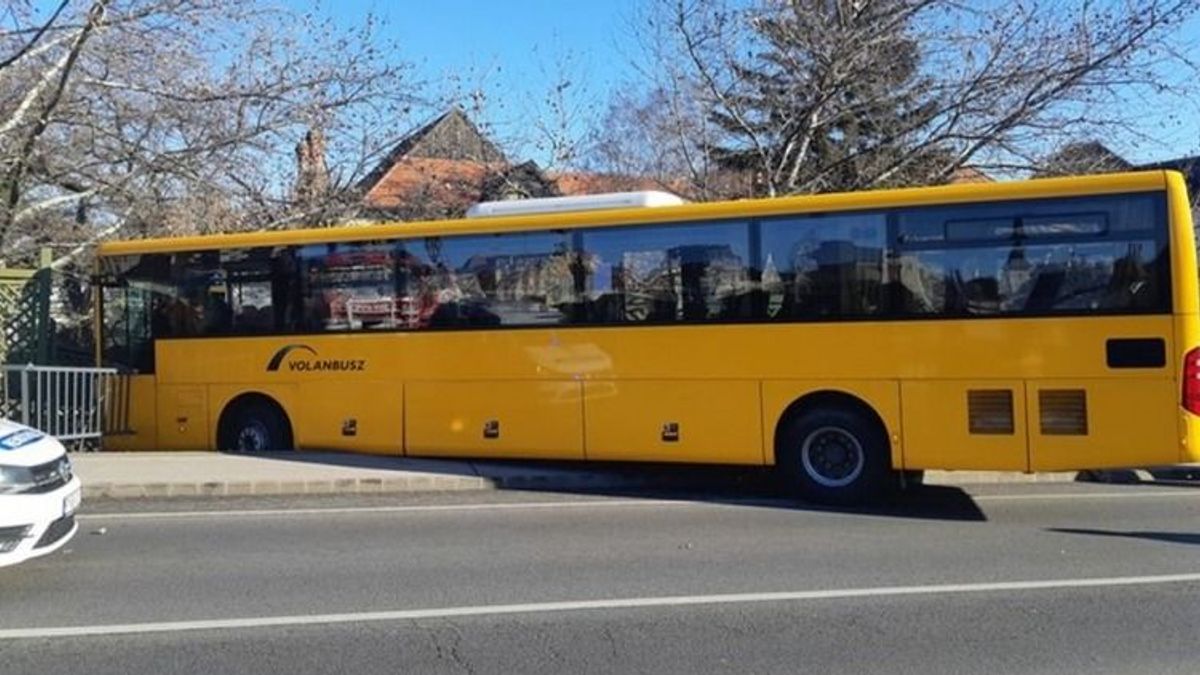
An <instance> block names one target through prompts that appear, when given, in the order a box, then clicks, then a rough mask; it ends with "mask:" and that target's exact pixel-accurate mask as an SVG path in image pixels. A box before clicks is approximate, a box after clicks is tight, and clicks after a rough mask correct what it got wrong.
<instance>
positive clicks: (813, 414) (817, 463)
mask: <svg viewBox="0 0 1200 675" xmlns="http://www.w3.org/2000/svg"><path fill="white" fill-rule="evenodd" d="M775 460H776V468H777V469H778V470H779V472H780V474H781V475H782V476H783V479H784V480H785V481H786V482H787V485H788V487H789V488H791V489H793V490H795V491H796V492H798V493H799V496H800V497H801V498H803V499H805V500H808V501H813V502H817V503H821V504H835V505H852V504H862V503H866V502H871V501H876V500H879V499H882V498H883V497H884V496H885V495H887V493H888V492H889V490H890V488H891V487H893V486H894V485H895V482H896V481H895V474H894V473H893V472H892V468H891V447H890V445H889V443H888V438H887V432H886V431H885V430H884V429H883V428H882V427H881V426H880V424H879V423H878V422H877V421H875V420H874V419H871V418H870V417H868V416H867V415H865V414H863V413H860V412H858V411H857V410H854V409H853V408H851V407H841V406H837V407H821V408H815V409H812V410H809V411H806V412H804V413H800V414H796V415H792V416H791V417H790V418H788V419H787V420H785V421H784V422H783V423H782V426H781V427H780V432H779V435H778V436H777V438H776V448H775Z"/></svg>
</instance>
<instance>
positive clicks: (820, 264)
mask: <svg viewBox="0 0 1200 675" xmlns="http://www.w3.org/2000/svg"><path fill="white" fill-rule="evenodd" d="M886 237H887V229H886V219H885V218H884V216H883V214H852V215H844V216H842V215H838V216H818V217H806V218H787V219H781V220H771V221H765V222H764V223H763V226H762V256H763V263H762V265H763V271H762V283H763V291H764V292H765V293H766V295H767V299H768V302H767V310H766V313H767V318H770V319H807V318H818V317H854V316H867V315H872V314H878V313H879V312H880V311H881V310H882V308H883V292H882V282H883V252H884V242H885V241H886Z"/></svg>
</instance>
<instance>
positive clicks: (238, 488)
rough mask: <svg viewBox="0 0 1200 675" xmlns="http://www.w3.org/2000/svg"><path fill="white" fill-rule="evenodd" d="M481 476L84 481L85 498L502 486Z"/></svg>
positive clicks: (229, 495) (492, 488)
mask: <svg viewBox="0 0 1200 675" xmlns="http://www.w3.org/2000/svg"><path fill="white" fill-rule="evenodd" d="M499 487H500V486H499V485H497V481H495V480H493V479H490V478H482V477H478V476H404V477H399V478H339V479H337V480H309V481H286V480H285V481H254V482H250V481H209V482H203V483H84V485H83V497H84V499H96V498H105V499H145V498H162V497H250V496H264V495H301V494H326V495H327V494H380V493H392V492H454V491H464V490H495V489H499Z"/></svg>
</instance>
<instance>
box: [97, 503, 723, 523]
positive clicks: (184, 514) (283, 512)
mask: <svg viewBox="0 0 1200 675" xmlns="http://www.w3.org/2000/svg"><path fill="white" fill-rule="evenodd" d="M699 504H701V502H692V501H686V500H671V499H611V500H605V499H594V500H583V501H569V502H492V503H474V504H414V505H409V506H344V507H339V506H334V507H327V508H302V509H248V510H240V511H222V510H210V511H147V512H140V513H139V512H137V511H133V512H128V513H87V514H79V515H78V516H76V518H77V519H79V520H140V519H152V518H207V517H212V516H219V517H222V518H226V517H229V518H249V517H259V516H316V515H336V514H357V513H422V512H433V511H494V510H514V509H555V508H580V507H593V508H594V507H601V506H603V507H627V506H655V507H661V506H696V505H699Z"/></svg>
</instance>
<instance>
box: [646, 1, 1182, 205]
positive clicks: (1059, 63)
mask: <svg viewBox="0 0 1200 675" xmlns="http://www.w3.org/2000/svg"><path fill="white" fill-rule="evenodd" d="M1198 8H1200V2H1197V0H1144V1H1142V2H1128V3H1123V2H1113V3H1091V2H1079V3H1062V2H1056V1H1054V0H1015V1H1013V2H1004V3H999V2H995V3H993V2H989V3H969V4H964V3H960V2H955V1H954V0H760V1H758V2H753V3H749V5H747V3H744V2H736V3H735V2H730V1H727V0H652V1H651V3H650V5H649V12H648V14H647V16H646V17H645V18H644V20H643V21H642V23H640V24H639V28H638V30H639V31H640V34H641V37H642V42H643V44H644V45H646V47H647V48H646V58H645V59H644V64H643V72H644V73H645V74H647V75H648V76H649V78H650V79H652V80H653V81H654V86H655V88H656V92H660V93H657V94H656V95H657V96H659V97H661V98H662V100H663V102H664V104H663V105H662V107H660V111H661V110H664V109H665V110H666V112H667V114H668V115H669V116H672V117H675V118H676V119H675V121H676V124H674V125H671V124H666V125H663V127H664V128H666V129H669V130H671V131H672V133H669V134H666V135H665V136H663V137H662V138H665V140H666V141H667V142H665V143H662V144H660V146H659V147H664V148H667V149H668V150H669V152H670V153H672V155H671V156H672V157H675V158H678V157H685V158H686V159H687V161H686V164H687V166H688V169H689V171H688V174H689V175H690V176H691V177H692V178H693V179H694V180H695V179H697V178H700V179H704V178H706V177H711V176H719V175H721V174H722V173H723V171H713V164H714V163H715V165H716V168H718V169H722V170H725V171H726V172H727V171H734V172H737V173H740V174H742V175H747V176H749V177H750V186H751V191H752V192H753V193H755V194H766V195H774V194H786V193H796V192H814V191H826V190H836V189H859V188H866V187H875V186H886V185H908V184H923V183H937V182H944V181H946V180H948V179H949V178H950V177H951V176H952V175H953V174H954V172H955V171H957V170H959V169H960V168H961V167H963V166H965V165H968V164H973V165H982V166H984V167H988V168H991V169H993V170H1000V171H1018V172H1019V171H1029V170H1035V169H1036V168H1037V167H1038V162H1039V160H1040V159H1041V158H1042V157H1044V156H1046V155H1047V154H1048V153H1049V151H1050V150H1051V149H1053V148H1054V147H1056V146H1057V145H1058V144H1060V143H1063V142H1066V141H1069V140H1074V139H1078V138H1080V137H1084V136H1087V135H1092V134H1097V133H1099V134H1104V135H1105V136H1108V137H1112V136H1114V135H1121V136H1122V137H1124V138H1130V137H1132V138H1135V139H1136V138H1138V135H1139V134H1141V133H1144V132H1142V131H1141V130H1140V129H1139V128H1138V125H1137V122H1138V115H1139V111H1138V109H1137V106H1136V105H1133V103H1134V102H1135V101H1136V100H1137V99H1138V98H1139V97H1144V96H1147V95H1150V94H1154V95H1157V96H1159V97H1160V98H1161V96H1162V95H1163V94H1164V92H1165V93H1168V94H1169V93H1171V90H1172V87H1175V86H1176V85H1178V84H1180V81H1175V80H1172V79H1171V78H1170V76H1169V75H1168V73H1169V72H1170V69H1169V66H1170V65H1172V64H1182V65H1184V66H1186V67H1190V64H1188V63H1186V61H1185V60H1184V59H1183V58H1182V57H1181V56H1180V54H1181V51H1180V50H1179V49H1178V42H1179V41H1180V39H1181V36H1179V35H1178V34H1177V29H1178V28H1179V27H1180V26H1181V25H1182V24H1183V22H1184V21H1186V20H1187V19H1189V18H1191V17H1192V16H1194V15H1195V14H1196V12H1197V9H1198ZM1193 74H1194V71H1193ZM1175 93H1181V92H1178V91H1176V92H1175ZM679 102H684V103H685V105H680V104H679ZM689 106H691V107H689ZM692 107H696V108H698V109H699V110H701V111H702V113H701V115H700V117H699V119H701V120H702V121H700V122H697V119H698V118H697V115H696V114H695V113H694V112H692ZM680 132H686V133H680ZM700 182H701V184H703V183H704V182H705V181H704V180H701V181H700Z"/></svg>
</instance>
